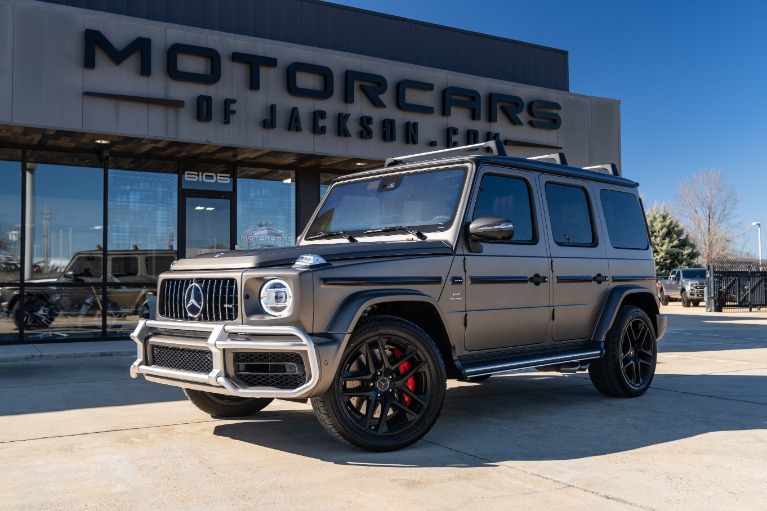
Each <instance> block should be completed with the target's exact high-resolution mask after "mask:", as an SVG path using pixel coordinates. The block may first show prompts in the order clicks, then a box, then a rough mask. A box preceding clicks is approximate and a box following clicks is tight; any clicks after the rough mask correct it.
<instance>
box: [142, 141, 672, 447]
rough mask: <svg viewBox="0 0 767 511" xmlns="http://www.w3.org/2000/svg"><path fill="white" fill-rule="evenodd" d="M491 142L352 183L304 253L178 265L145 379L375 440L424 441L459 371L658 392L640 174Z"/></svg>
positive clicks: (226, 255) (229, 406)
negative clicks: (526, 374)
mask: <svg viewBox="0 0 767 511" xmlns="http://www.w3.org/2000/svg"><path fill="white" fill-rule="evenodd" d="M488 148H490V149H492V150H493V153H494V154H484V152H482V153H480V154H474V155H471V156H453V155H451V151H452V150H445V151H435V152H434V153H429V154H426V155H416V156H414V157H403V158H397V159H392V160H389V161H387V164H386V166H385V167H384V168H382V169H379V170H372V171H368V172H363V173H359V174H354V175H349V176H344V177H341V178H338V179H337V180H336V181H334V183H333V184H332V186H331V187H330V189H329V190H328V192H327V194H326V195H325V197H324V199H323V200H322V202H321V204H320V205H319V207H318V209H317V211H316V212H315V213H314V216H313V217H312V219H311V220H310V222H309V224H308V226H307V228H306V229H305V230H304V232H303V233H302V234H301V235H300V236H299V239H298V243H297V246H295V247H289V248H285V247H279V248H270V249H258V250H249V251H232V252H219V253H212V254H206V255H201V256H197V257H193V258H190V259H183V260H180V261H177V262H176V263H174V264H173V266H172V268H171V271H169V272H166V273H164V274H162V275H161V276H160V279H159V282H158V296H157V311H156V312H157V318H158V319H152V320H141V321H140V323H139V325H138V327H137V328H136V330H135V332H134V333H133V335H132V338H133V339H134V340H135V341H136V343H137V344H138V359H137V360H136V362H135V363H134V364H133V366H132V367H131V375H132V376H133V377H137V376H138V375H140V374H141V375H144V376H145V377H146V378H147V379H148V380H151V381H155V382H159V383H165V384H169V385H176V386H179V387H183V388H184V390H185V392H186V394H187V396H188V397H189V399H190V400H191V401H192V403H194V404H195V405H196V406H197V407H198V408H200V409H201V410H203V411H204V412H206V413H209V414H211V415H213V416H218V417H236V416H246V415H250V414H254V413H256V412H258V411H260V410H262V409H263V408H264V407H265V406H267V405H268V404H269V403H270V402H271V401H272V400H273V399H275V398H282V399H300V400H305V399H307V398H309V399H311V403H312V406H313V408H314V411H315V413H316V416H317V418H318V419H319V421H320V423H322V425H323V426H324V427H325V429H327V431H329V432H330V433H331V434H332V435H333V436H334V437H336V438H337V439H339V440H342V441H345V442H347V443H349V444H352V445H354V446H357V447H360V448H363V449H368V450H372V451H387V450H394V449H399V448H402V447H405V446H407V445H410V444H412V443H413V442H415V441H417V440H418V439H420V438H421V437H423V435H425V434H426V433H427V431H429V429H430V428H431V427H432V425H433V424H434V423H435V421H436V419H437V416H438V415H439V413H440V409H441V408H442V404H443V400H444V397H445V391H446V380H447V379H448V378H455V379H461V380H474V381H479V380H482V379H484V378H487V377H489V376H490V375H492V374H494V373H501V372H506V371H510V370H515V369H523V368H538V369H542V370H552V371H560V372H565V373H571V372H576V371H578V370H586V369H587V370H588V372H589V375H590V377H591V380H592V382H593V383H594V385H595V387H596V388H597V389H598V390H599V391H600V392H602V393H603V394H606V395H608V396H616V397H636V396H640V395H642V394H644V392H645V391H646V390H647V389H648V387H649V386H650V383H651V382H652V379H653V375H654V373H655V364H656V358H657V346H656V345H657V340H658V339H659V338H660V337H661V336H662V335H663V333H664V331H665V329H666V318H665V316H663V315H661V314H659V310H658V302H657V299H656V296H655V271H654V270H655V268H654V262H653V257H652V251H651V247H650V243H649V240H648V236H647V227H646V224H645V220H644V214H643V210H642V206H641V202H640V200H639V196H638V192H637V183H635V182H633V181H630V180H628V179H625V178H623V177H620V176H619V175H617V174H618V173H617V171H615V167H614V166H605V167H602V168H598V169H596V170H594V169H592V170H584V169H580V168H574V167H569V166H567V165H563V164H556V163H550V162H548V161H544V160H543V159H541V160H537V159H520V158H512V157H507V156H505V153H504V152H503V146H502V145H501V144H500V143H498V144H496V143H493V142H491V143H487V144H479V145H477V146H470V147H469V148H464V149H473V150H475V151H476V150H481V151H487V150H488ZM548 159H551V158H548ZM555 159H556V158H555ZM562 159H563V158H562ZM605 169H607V170H605Z"/></svg>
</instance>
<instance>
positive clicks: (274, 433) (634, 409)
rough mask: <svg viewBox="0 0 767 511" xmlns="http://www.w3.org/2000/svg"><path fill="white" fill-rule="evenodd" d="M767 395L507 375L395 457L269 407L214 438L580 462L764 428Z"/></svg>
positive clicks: (489, 461)
mask: <svg viewBox="0 0 767 511" xmlns="http://www.w3.org/2000/svg"><path fill="white" fill-rule="evenodd" d="M541 380H544V381H541ZM765 388H767V377H766V376H738V375H735V376H733V375H694V376H687V375H664V376H662V377H659V378H657V379H656V381H655V382H654V384H653V387H652V388H651V389H650V391H648V393H647V394H646V395H645V396H643V397H641V398H638V399H617V398H608V397H605V396H602V395H601V394H599V393H598V392H597V391H596V390H594V388H593V387H592V386H591V383H590V382H589V381H588V377H587V376H586V377H583V376H581V375H576V376H553V377H550V376H544V377H541V376H537V375H535V374H524V375H514V376H498V377H493V378H491V379H490V380H488V381H487V382H485V383H482V384H467V385H463V386H459V387H452V388H450V389H448V392H447V398H446V401H445V407H444V408H443V410H442V414H441V416H440V418H439V419H438V421H437V423H436V425H435V426H434V428H433V429H432V430H431V431H430V432H429V433H428V434H427V435H426V436H425V437H424V438H423V439H422V440H421V441H419V442H417V443H416V444H415V445H413V446H410V447H408V448H406V449H404V450H401V451H397V452H395V453H368V452H365V451H361V450H357V449H354V448H352V447H349V446H345V445H343V444H341V443H339V442H337V441H336V440H334V439H333V438H331V437H330V435H328V434H327V433H325V431H324V430H323V429H322V427H321V426H320V425H319V423H318V422H317V421H316V419H315V418H314V416H313V414H312V412H311V411H310V410H306V411H301V410H299V411H296V412H292V413H288V414H286V413H284V412H269V408H267V409H266V410H265V411H264V412H262V413H261V414H259V415H258V416H256V417H254V418H253V419H249V420H238V421H227V423H225V424H221V425H219V426H216V427H215V429H214V433H215V434H216V435H218V436H221V437H226V438H230V439H232V440H236V441H240V442H245V443H249V444H253V445H257V446H261V447H265V448H269V449H275V450H278V451H283V452H287V453H292V454H296V455H300V456H308V457H312V458H316V459H320V460H323V461H327V462H329V463H335V464H343V465H371V466H387V465H391V466H397V467H403V468H405V467H443V466H451V467H462V466H465V467H481V466H492V465H497V464H498V463H503V462H507V461H517V460H526V461H527V460H541V461H542V460H573V459H582V458H588V457H593V456H602V455H607V454H613V453H619V452H625V451H631V450H635V449H640V448H645V447H651V446H656V445H660V444H664V443H667V442H672V441H675V440H680V439H685V438H691V437H695V436H699V435H705V434H709V433H718V432H727V431H744V430H754V429H763V428H764V427H765V415H767V396H765V395H764V392H763V389H765ZM760 389H762V390H760Z"/></svg>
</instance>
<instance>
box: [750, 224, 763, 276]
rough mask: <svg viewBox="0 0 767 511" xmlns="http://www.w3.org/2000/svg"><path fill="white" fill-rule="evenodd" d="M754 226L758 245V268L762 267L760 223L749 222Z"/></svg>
mask: <svg viewBox="0 0 767 511" xmlns="http://www.w3.org/2000/svg"><path fill="white" fill-rule="evenodd" d="M751 225H755V226H756V242H757V243H758V244H759V267H760V268H761V267H762V222H751Z"/></svg>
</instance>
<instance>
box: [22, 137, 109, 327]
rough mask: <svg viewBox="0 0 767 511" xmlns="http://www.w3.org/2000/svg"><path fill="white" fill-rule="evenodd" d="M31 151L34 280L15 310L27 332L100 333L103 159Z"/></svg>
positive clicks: (30, 269) (29, 244) (30, 276)
mask: <svg viewBox="0 0 767 511" xmlns="http://www.w3.org/2000/svg"><path fill="white" fill-rule="evenodd" d="M27 154H28V164H27V168H26V169H25V175H26V183H27V197H26V200H27V211H30V214H29V216H28V219H27V225H26V227H25V233H26V239H25V252H26V254H25V261H24V266H25V270H24V273H25V279H26V280H27V287H26V291H25V295H24V307H23V308H21V307H19V308H18V314H17V315H16V320H17V321H23V323H24V325H25V329H24V337H23V338H24V340H25V341H36V340H41V339H43V340H45V339H62V340H64V339H69V338H83V337H100V336H101V332H102V328H101V326H102V314H103V311H104V308H105V307H106V300H105V296H104V292H103V288H102V287H101V280H102V274H103V259H102V257H101V254H102V248H101V247H102V245H103V243H104V214H103V212H104V169H103V166H102V164H101V163H100V162H99V161H98V159H97V158H96V156H95V155H92V154H82V155H80V154H72V153H65V154H60V153H52V152H44V151H30V152H29V153H27ZM62 163H67V165H64V164H62ZM70 263H71V264H70ZM68 267H69V268H68ZM69 272H71V273H69ZM65 273H66V274H65ZM51 280H53V282H52V281H51Z"/></svg>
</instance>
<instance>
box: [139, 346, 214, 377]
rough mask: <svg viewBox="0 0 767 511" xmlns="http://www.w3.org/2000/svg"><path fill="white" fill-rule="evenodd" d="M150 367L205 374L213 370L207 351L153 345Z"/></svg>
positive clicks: (211, 357) (210, 355) (209, 354)
mask: <svg viewBox="0 0 767 511" xmlns="http://www.w3.org/2000/svg"><path fill="white" fill-rule="evenodd" d="M152 365H155V366H160V367H167V368H168V369H178V370H180V371H189V372H192V373H204V374H207V373H209V372H211V371H212V370H213V355H212V354H211V352H210V351H208V350H190V349H186V348H174V347H172V346H160V345H153V346H152Z"/></svg>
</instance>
